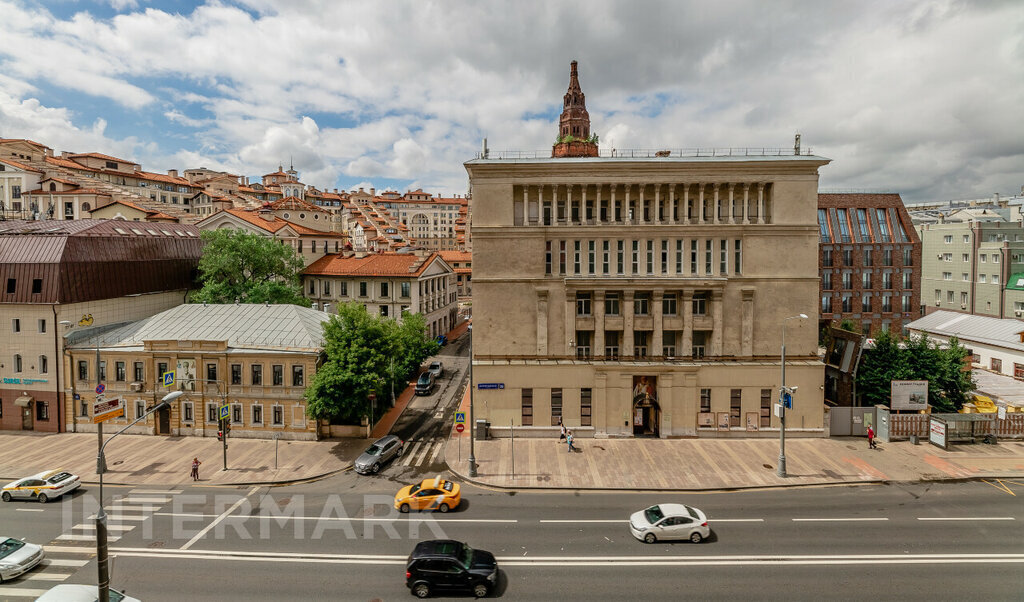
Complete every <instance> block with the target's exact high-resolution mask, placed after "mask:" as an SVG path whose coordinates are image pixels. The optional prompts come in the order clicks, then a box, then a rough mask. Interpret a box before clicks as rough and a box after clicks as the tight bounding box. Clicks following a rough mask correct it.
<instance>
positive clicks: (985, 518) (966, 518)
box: [917, 516, 1017, 520]
mask: <svg viewBox="0 0 1024 602" xmlns="http://www.w3.org/2000/svg"><path fill="white" fill-rule="evenodd" d="M917 520H1017V519H1016V518H1014V517H1012V516H928V517H922V516H919V517H917Z"/></svg>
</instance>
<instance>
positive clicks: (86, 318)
mask: <svg viewBox="0 0 1024 602" xmlns="http://www.w3.org/2000/svg"><path fill="white" fill-rule="evenodd" d="M78 325H79V326H92V314H85V315H83V316H82V319H81V320H79V321H78Z"/></svg>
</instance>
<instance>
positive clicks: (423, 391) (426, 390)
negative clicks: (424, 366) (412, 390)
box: [416, 372, 434, 395]
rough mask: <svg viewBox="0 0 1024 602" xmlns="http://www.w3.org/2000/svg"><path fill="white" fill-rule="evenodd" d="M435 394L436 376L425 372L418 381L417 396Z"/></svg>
mask: <svg viewBox="0 0 1024 602" xmlns="http://www.w3.org/2000/svg"><path fill="white" fill-rule="evenodd" d="M433 392H434V375H433V374H431V373H430V372H424V373H423V374H420V378H419V380H417V381H416V394H417V395H430V394H431V393H433Z"/></svg>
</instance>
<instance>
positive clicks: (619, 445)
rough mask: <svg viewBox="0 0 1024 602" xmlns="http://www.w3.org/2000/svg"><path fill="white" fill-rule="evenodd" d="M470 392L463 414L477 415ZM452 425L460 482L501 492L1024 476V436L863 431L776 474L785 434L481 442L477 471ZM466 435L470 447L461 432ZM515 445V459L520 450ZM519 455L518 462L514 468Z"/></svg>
mask: <svg viewBox="0 0 1024 602" xmlns="http://www.w3.org/2000/svg"><path fill="white" fill-rule="evenodd" d="M468 406H469V402H468V395H467V397H466V398H465V399H464V400H463V404H462V407H461V408H460V409H461V410H463V411H467V412H468ZM470 430H471V429H470V428H469V426H468V425H467V427H466V430H465V431H464V432H463V433H461V434H459V433H456V432H455V431H454V430H453V431H452V438H451V440H450V441H449V444H448V446H447V449H446V451H445V459H446V460H447V462H448V466H449V468H450V469H451V471H452V472H454V473H455V474H456V475H458V476H459V477H460V478H462V479H464V480H466V481H469V482H472V483H476V484H479V485H487V486H491V487H497V488H510V489H528V488H545V489H547V488H550V489H630V490H633V489H644V490H678V491H700V490H722V489H749V488H760V487H787V486H797V485H831V484H850V483H879V482H914V481H941V480H960V479H971V478H1018V477H1024V442H1022V441H1013V440H1002V441H1000V442H999V443H998V444H997V445H984V444H974V445H954V446H951V447H950V450H949V451H945V450H942V449H940V448H938V447H935V446H933V445H930V444H928V443H927V442H923V443H922V444H920V445H912V444H911V443H910V442H909V441H906V442H902V441H901V442H896V443H882V442H879V443H878V448H877V449H868V443H867V440H866V439H864V438H860V437H843V438H833V439H821V438H813V439H811V438H800V439H797V438H790V439H787V440H786V468H787V473H788V476H787V477H785V478H782V477H779V476H778V475H776V466H777V465H778V458H779V441H778V439H590V438H588V439H579V440H577V441H574V446H575V447H579V451H577V452H575V453H569V452H568V446H567V445H566V443H565V442H564V441H562V442H559V441H558V439H557V437H547V438H543V439H534V438H516V439H515V441H514V443H513V441H512V440H511V439H507V438H504V439H491V440H489V441H476V442H474V443H475V456H476V461H477V476H476V477H472V478H471V477H469V465H468V464H469V463H468V456H469V440H468V438H469V433H470ZM460 437H461V438H464V439H466V441H463V442H461V447H460V443H459V441H458V439H459V438H460ZM513 446H514V456H513ZM513 460H514V466H513Z"/></svg>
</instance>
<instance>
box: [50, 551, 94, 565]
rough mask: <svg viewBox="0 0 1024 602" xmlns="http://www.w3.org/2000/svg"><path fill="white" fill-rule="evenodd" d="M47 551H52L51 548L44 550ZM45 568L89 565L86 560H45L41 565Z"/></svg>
mask: <svg viewBox="0 0 1024 602" xmlns="http://www.w3.org/2000/svg"><path fill="white" fill-rule="evenodd" d="M46 550H47V551H52V548H49V547H48V548H46ZM40 564H43V565H46V566H85V565H87V564H89V561H88V560H73V559H71V558H47V559H46V560H43V562H42V563H40Z"/></svg>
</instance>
